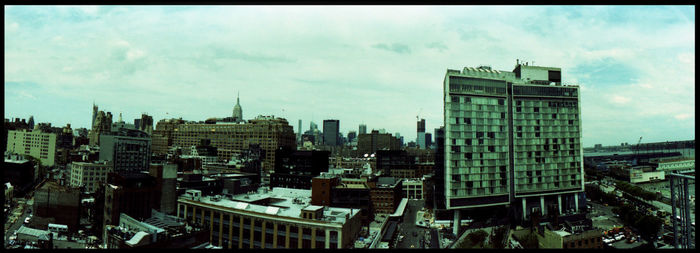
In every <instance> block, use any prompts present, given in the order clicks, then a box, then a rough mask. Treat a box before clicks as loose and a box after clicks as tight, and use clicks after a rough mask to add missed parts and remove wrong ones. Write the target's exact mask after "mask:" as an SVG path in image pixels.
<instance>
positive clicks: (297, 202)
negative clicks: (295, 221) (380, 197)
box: [180, 188, 360, 224]
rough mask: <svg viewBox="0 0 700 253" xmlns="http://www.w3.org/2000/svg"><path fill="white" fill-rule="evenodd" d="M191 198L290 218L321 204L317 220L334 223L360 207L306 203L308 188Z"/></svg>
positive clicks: (184, 196)
mask: <svg viewBox="0 0 700 253" xmlns="http://www.w3.org/2000/svg"><path fill="white" fill-rule="evenodd" d="M180 199H187V200H190V199H191V197H187V196H186V195H182V196H181V197H180ZM195 201H199V202H202V203H205V204H209V205H215V206H220V207H225V208H231V209H239V210H246V211H252V212H257V213H265V214H271V215H276V216H283V217H290V218H301V211H302V210H309V209H308V208H311V209H313V210H318V209H319V208H323V209H324V211H323V216H324V218H322V219H321V220H323V221H326V222H330V223H337V224H344V223H345V219H346V218H349V217H353V216H355V215H357V214H358V213H359V211H360V209H350V208H336V207H322V206H314V205H310V204H309V202H310V201H311V190H303V189H291V188H273V189H272V191H266V190H263V191H260V192H257V193H247V194H239V195H235V196H232V197H231V198H222V197H217V196H202V197H200V198H199V200H195ZM346 215H347V216H346Z"/></svg>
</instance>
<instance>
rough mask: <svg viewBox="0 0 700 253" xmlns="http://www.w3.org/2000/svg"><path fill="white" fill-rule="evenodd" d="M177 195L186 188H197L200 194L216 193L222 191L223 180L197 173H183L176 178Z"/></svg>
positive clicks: (182, 192) (209, 194)
mask: <svg viewBox="0 0 700 253" xmlns="http://www.w3.org/2000/svg"><path fill="white" fill-rule="evenodd" d="M177 185H178V187H177V188H178V189H177V195H182V194H184V193H185V191H187V190H199V191H201V192H202V195H205V196H211V195H218V194H221V193H222V192H223V189H224V186H223V180H220V179H216V178H211V177H205V176H204V175H202V174H199V173H187V174H183V175H182V176H181V177H178V179H177Z"/></svg>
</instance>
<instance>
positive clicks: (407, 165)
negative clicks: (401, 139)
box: [375, 150, 415, 175]
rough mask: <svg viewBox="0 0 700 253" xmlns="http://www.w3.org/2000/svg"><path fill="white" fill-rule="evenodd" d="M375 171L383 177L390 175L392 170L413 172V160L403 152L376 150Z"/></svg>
mask: <svg viewBox="0 0 700 253" xmlns="http://www.w3.org/2000/svg"><path fill="white" fill-rule="evenodd" d="M375 157H376V158H377V170H378V171H382V174H383V175H390V174H392V173H391V172H392V170H397V171H400V170H413V169H414V167H413V164H414V161H415V160H414V159H413V157H410V156H409V155H408V153H407V152H406V151H405V150H377V153H376V156H375Z"/></svg>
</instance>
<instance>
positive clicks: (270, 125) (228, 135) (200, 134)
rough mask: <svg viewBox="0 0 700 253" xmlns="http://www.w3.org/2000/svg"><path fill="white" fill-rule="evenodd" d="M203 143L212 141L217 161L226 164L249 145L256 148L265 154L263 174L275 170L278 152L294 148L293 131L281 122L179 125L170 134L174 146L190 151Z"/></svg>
mask: <svg viewBox="0 0 700 253" xmlns="http://www.w3.org/2000/svg"><path fill="white" fill-rule="evenodd" d="M202 139H208V140H211V146H213V147H216V149H217V152H218V156H219V159H220V160H225V161H228V160H229V159H231V157H232V156H233V155H234V154H240V153H241V152H242V151H243V150H245V149H247V148H248V147H249V146H250V145H251V144H259V145H260V148H261V149H262V150H264V151H265V152H264V153H265V157H264V159H262V160H263V165H262V167H263V170H264V172H265V173H269V172H270V171H272V170H273V169H274V166H275V162H274V161H275V152H276V151H277V148H279V147H281V146H286V147H290V148H292V149H295V148H296V141H295V135H294V130H293V129H292V126H290V125H289V124H288V123H287V120H285V119H283V118H275V117H265V116H259V117H257V118H256V119H252V120H249V121H248V122H247V123H245V124H231V123H220V124H181V125H178V126H177V127H176V128H175V129H174V130H173V146H179V147H183V148H184V147H191V146H195V145H199V144H200V141H201V140H202Z"/></svg>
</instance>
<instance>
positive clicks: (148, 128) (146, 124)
mask: <svg viewBox="0 0 700 253" xmlns="http://www.w3.org/2000/svg"><path fill="white" fill-rule="evenodd" d="M134 126H135V127H136V129H137V130H141V131H144V132H146V133H147V134H148V135H153V117H152V116H149V115H147V114H141V118H140V119H134Z"/></svg>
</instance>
